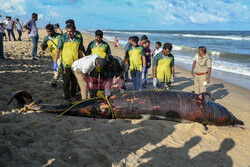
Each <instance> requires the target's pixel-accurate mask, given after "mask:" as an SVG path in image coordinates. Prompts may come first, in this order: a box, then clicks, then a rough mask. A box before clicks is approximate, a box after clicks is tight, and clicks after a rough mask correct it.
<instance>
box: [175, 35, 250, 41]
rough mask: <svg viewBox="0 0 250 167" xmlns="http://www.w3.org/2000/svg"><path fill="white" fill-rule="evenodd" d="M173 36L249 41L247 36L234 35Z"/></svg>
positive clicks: (249, 38)
mask: <svg viewBox="0 0 250 167" xmlns="http://www.w3.org/2000/svg"><path fill="white" fill-rule="evenodd" d="M174 36H183V37H191V38H215V39H228V40H237V41H240V40H250V37H249V36H245V37H242V36H236V35H228V36H217V35H194V34H174Z"/></svg>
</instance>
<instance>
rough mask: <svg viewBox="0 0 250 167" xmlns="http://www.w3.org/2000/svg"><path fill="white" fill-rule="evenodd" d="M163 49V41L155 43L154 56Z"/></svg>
mask: <svg viewBox="0 0 250 167" xmlns="http://www.w3.org/2000/svg"><path fill="white" fill-rule="evenodd" d="M161 51H162V48H161V42H156V43H155V50H154V52H153V57H154V56H155V55H157V54H158V53H160V52H161Z"/></svg>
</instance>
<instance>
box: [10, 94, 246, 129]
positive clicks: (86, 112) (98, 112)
mask: <svg viewBox="0 0 250 167" xmlns="http://www.w3.org/2000/svg"><path fill="white" fill-rule="evenodd" d="M22 97H23V98H25V99H26V100H24V99H23V98H22ZM29 97H30V98H29ZM14 98H16V100H18V101H19V102H20V103H23V104H29V103H30V102H31V101H33V100H32V96H31V95H30V94H29V93H28V92H25V91H18V92H16V93H14V94H12V96H11V98H10V101H9V102H8V104H10V103H11V101H12V100H13V99H14ZM24 102H28V103H24ZM72 105H74V106H72ZM70 107H71V108H70ZM69 108H70V109H69ZM31 109H33V110H41V111H45V112H52V113H62V112H63V111H65V110H66V109H69V110H68V111H67V113H66V114H68V115H79V116H87V117H100V118H112V115H113V116H114V117H115V118H118V119H139V118H141V117H142V116H143V115H150V116H151V118H152V119H168V120H175V121H182V120H187V121H192V122H199V123H201V124H203V125H216V126H226V125H244V123H243V122H242V121H241V120H239V119H237V118H236V117H235V116H234V115H233V114H232V113H231V112H229V111H228V110H227V109H226V108H225V107H223V106H222V105H220V104H218V103H216V102H214V101H212V100H211V99H210V98H209V96H208V95H207V94H194V93H190V92H183V91H166V90H145V91H131V92H128V93H124V94H116V95H113V96H111V97H110V98H109V99H104V98H94V99H88V100H86V101H83V102H80V103H78V104H71V105H57V106H52V105H40V106H37V105H34V106H33V107H31Z"/></svg>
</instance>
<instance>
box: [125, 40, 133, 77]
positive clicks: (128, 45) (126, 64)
mask: <svg viewBox="0 0 250 167" xmlns="http://www.w3.org/2000/svg"><path fill="white" fill-rule="evenodd" d="M131 45H132V36H130V37H129V38H128V42H127V44H126V45H125V48H124V51H125V56H124V65H125V67H124V70H125V82H129V77H128V71H129V59H128V58H127V59H126V55H127V52H128V49H129V47H130V46H131Z"/></svg>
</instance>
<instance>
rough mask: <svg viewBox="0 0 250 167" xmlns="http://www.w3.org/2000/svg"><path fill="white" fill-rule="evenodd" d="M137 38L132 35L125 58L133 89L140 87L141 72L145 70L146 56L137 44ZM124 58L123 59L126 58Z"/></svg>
mask: <svg viewBox="0 0 250 167" xmlns="http://www.w3.org/2000/svg"><path fill="white" fill-rule="evenodd" d="M138 42H139V38H138V37H137V36H133V37H132V45H131V46H130V47H129V49H128V52H127V55H126V58H128V59H129V69H130V75H131V78H132V83H133V89H134V90H141V89H142V72H143V73H145V72H146V70H147V69H146V58H145V51H144V48H143V47H142V46H140V45H138ZM126 58H125V59H126Z"/></svg>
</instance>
